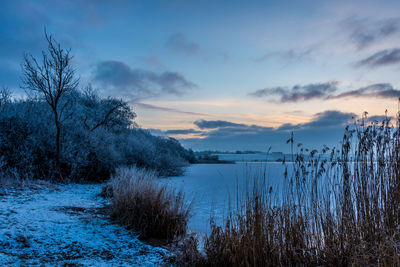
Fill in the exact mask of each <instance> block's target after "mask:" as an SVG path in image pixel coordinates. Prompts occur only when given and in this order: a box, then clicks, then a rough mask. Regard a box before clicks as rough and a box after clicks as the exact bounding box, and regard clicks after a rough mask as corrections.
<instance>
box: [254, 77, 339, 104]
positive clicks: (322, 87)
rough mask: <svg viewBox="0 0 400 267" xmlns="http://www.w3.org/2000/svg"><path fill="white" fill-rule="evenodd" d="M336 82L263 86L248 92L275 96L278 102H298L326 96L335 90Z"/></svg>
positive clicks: (255, 94)
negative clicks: (290, 86) (289, 86)
mask: <svg viewBox="0 0 400 267" xmlns="http://www.w3.org/2000/svg"><path fill="white" fill-rule="evenodd" d="M337 84H338V82H336V81H333V82H327V83H315V84H308V85H304V86H302V85H296V86H293V87H292V88H287V87H273V88H264V89H261V90H257V91H255V92H252V93H249V95H250V96H254V97H266V96H277V97H278V101H280V102H298V101H304V100H311V99H321V98H326V97H328V96H329V95H331V94H332V93H333V92H335V91H336V90H337Z"/></svg>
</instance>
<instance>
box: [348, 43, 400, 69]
mask: <svg viewBox="0 0 400 267" xmlns="http://www.w3.org/2000/svg"><path fill="white" fill-rule="evenodd" d="M398 63H400V48H393V49H385V50H382V51H379V52H376V53H375V54H373V55H372V56H369V57H367V58H365V59H363V60H360V61H359V62H357V63H356V64H355V66H356V67H370V68H373V67H381V66H387V65H394V64H398Z"/></svg>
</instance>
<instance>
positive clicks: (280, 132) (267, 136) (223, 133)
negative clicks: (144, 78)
mask: <svg viewBox="0 0 400 267" xmlns="http://www.w3.org/2000/svg"><path fill="white" fill-rule="evenodd" d="M356 118H358V117H357V116H356V114H354V113H345V112H340V111H337V110H327V111H324V112H320V113H316V114H315V115H314V116H313V117H312V119H311V121H310V122H306V123H300V124H284V125H282V126H281V127H279V128H272V127H265V126H258V125H248V124H240V123H233V122H230V121H208V120H200V121H197V122H194V124H195V125H196V126H198V125H200V126H201V127H203V126H206V127H203V128H201V127H199V126H198V127H199V129H200V131H202V133H201V134H198V136H200V137H201V138H182V139H180V141H181V142H182V143H183V144H184V145H185V146H186V147H189V148H193V149H195V150H205V149H212V150H216V149H217V150H230V151H235V150H263V147H264V148H265V150H267V149H268V147H269V146H272V148H273V149H274V150H275V151H276V150H281V151H284V152H289V149H290V146H288V145H287V144H286V140H287V139H288V138H289V137H290V134H291V132H292V131H293V132H294V135H295V142H300V143H303V144H304V145H305V146H306V147H309V148H318V147H321V146H322V145H323V144H326V145H328V146H338V145H339V141H340V140H341V137H342V135H343V132H344V128H345V126H346V125H348V124H351V123H352V122H353V121H354V119H356ZM377 118H378V117H377ZM198 122H201V123H198ZM190 130H192V129H189V131H190Z"/></svg>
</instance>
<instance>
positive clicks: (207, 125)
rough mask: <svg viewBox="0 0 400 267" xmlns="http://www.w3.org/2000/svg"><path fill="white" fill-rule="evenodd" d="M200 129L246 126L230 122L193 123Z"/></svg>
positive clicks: (203, 121) (200, 121)
mask: <svg viewBox="0 0 400 267" xmlns="http://www.w3.org/2000/svg"><path fill="white" fill-rule="evenodd" d="M193 124H194V125H196V126H197V127H199V128H200V129H215V128H225V127H243V126H246V125H245V124H238V123H233V122H230V121H221V120H217V121H207V120H197V121H195V122H194V123H193Z"/></svg>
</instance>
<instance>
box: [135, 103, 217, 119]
mask: <svg viewBox="0 0 400 267" xmlns="http://www.w3.org/2000/svg"><path fill="white" fill-rule="evenodd" d="M134 105H136V106H138V107H141V108H145V109H152V110H159V111H166V112H173V113H181V114H188V115H196V116H210V115H209V114H205V113H197V112H190V111H183V110H179V109H174V108H166V107H160V106H155V105H150V104H145V103H141V102H134Z"/></svg>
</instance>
